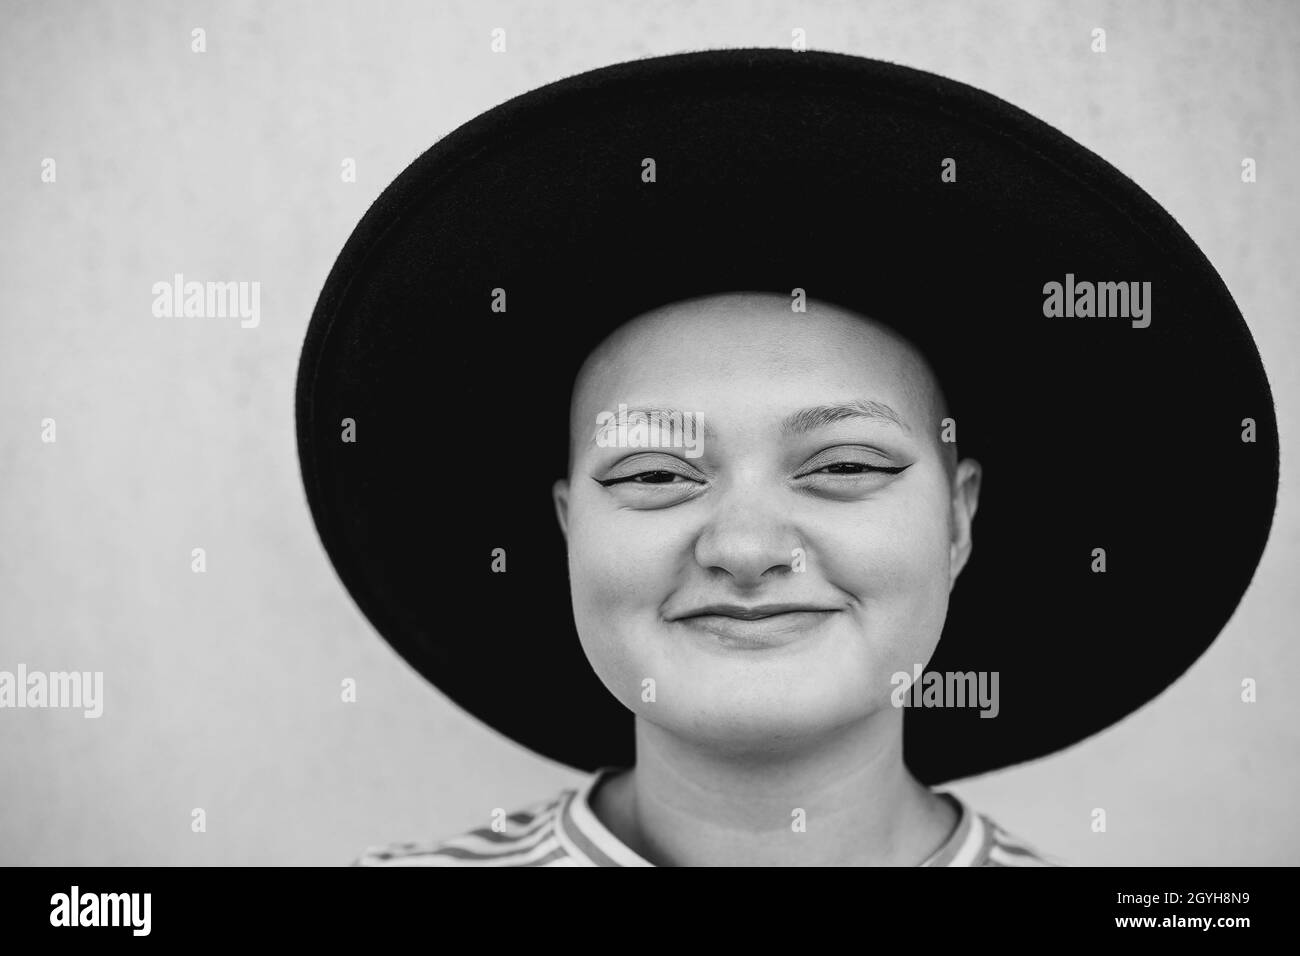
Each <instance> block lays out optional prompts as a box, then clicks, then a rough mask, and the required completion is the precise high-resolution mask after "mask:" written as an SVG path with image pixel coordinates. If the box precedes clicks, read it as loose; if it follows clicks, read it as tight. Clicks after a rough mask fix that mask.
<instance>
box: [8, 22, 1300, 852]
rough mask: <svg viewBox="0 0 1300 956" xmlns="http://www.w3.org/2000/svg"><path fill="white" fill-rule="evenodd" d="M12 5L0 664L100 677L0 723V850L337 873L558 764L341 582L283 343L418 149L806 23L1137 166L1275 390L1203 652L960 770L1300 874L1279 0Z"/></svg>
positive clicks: (1299, 665) (524, 798) (1286, 48)
mask: <svg viewBox="0 0 1300 956" xmlns="http://www.w3.org/2000/svg"><path fill="white" fill-rule="evenodd" d="M3 8H4V9H3V24H4V25H3V27H2V28H0V120H2V121H3V126H2V129H3V134H0V216H2V219H3V225H2V227H0V289H2V290H3V296H2V297H0V669H8V670H13V669H15V668H16V666H17V664H18V663H20V662H21V663H25V664H26V665H27V667H28V668H29V669H33V670H46V671H54V670H65V669H76V670H92V671H93V670H102V671H104V672H105V680H106V683H107V687H106V691H105V694H106V701H105V712H104V715H103V717H101V718H100V719H99V720H86V719H83V718H82V716H81V715H80V713H78V712H72V711H60V710H0V863H7V864H86V865H90V864H150V863H161V864H235V863H251V864H330V865H332V864H339V863H345V862H348V861H349V860H351V859H352V858H353V857H354V856H355V855H356V854H357V852H358V851H359V850H360V849H361V848H363V847H364V846H366V845H368V844H370V843H376V842H382V841H388V840H406V839H418V838H424V837H433V836H446V835H450V834H451V833H454V832H458V831H460V830H463V829H466V828H468V827H470V826H475V825H481V824H482V822H483V821H484V820H485V818H486V816H487V814H488V813H489V812H490V809H491V808H492V807H497V806H502V807H506V808H512V807H514V806H517V805H520V804H522V803H524V802H530V801H531V800H533V799H536V798H540V797H543V796H546V795H548V794H549V793H551V792H553V791H554V790H556V789H558V788H559V787H561V786H565V785H568V784H571V783H574V782H576V781H577V779H578V777H577V775H576V774H574V773H572V772H570V771H568V770H566V769H565V768H563V767H559V766H556V765H552V764H549V763H547V762H545V761H542V760H540V759H538V758H536V757H534V756H532V755H530V754H528V753H526V752H524V751H523V750H521V749H520V748H518V747H516V746H515V745H513V744H512V743H510V742H509V741H507V740H504V739H501V738H500V737H498V736H497V735H495V734H494V733H493V732H491V731H488V730H486V729H485V728H483V727H481V726H479V725H478V724H477V723H476V722H475V721H473V720H472V719H471V718H469V717H467V716H465V715H463V714H462V713H460V712H459V711H458V710H456V709H455V708H454V707H453V706H452V705H450V704H449V703H448V702H447V701H446V700H445V699H443V698H442V697H441V696H440V695H439V694H438V693H437V692H436V691H434V690H433V689H431V688H430V687H428V686H427V685H425V684H424V683H423V682H422V681H421V680H420V679H419V678H418V677H417V676H416V675H415V674H414V673H413V672H412V671H410V670H408V668H407V667H406V666H405V665H404V664H403V663H402V662H401V661H400V659H399V658H397V657H396V655H394V654H393V653H392V652H391V651H389V649H388V647H387V645H386V644H384V643H383V642H382V641H381V640H380V639H379V638H378V637H377V636H376V635H375V634H374V633H373V632H372V631H371V630H370V628H369V626H368V625H367V623H366V622H365V620H364V619H363V618H362V616H361V615H360V613H359V612H358V611H357V610H356V609H355V608H354V607H353V605H352V604H351V602H350V599H349V598H348V596H347V595H346V593H345V592H344V591H343V589H342V587H341V585H339V583H338V582H337V580H336V578H335V576H334V573H333V570H332V568H331V567H330V565H329V563H328V561H327V559H326V557H325V555H324V552H323V551H322V549H321V547H320V545H319V543H318V541H317V538H316V535H315V531H314V528H313V526H312V523H311V518H310V515H309V513H308V511H307V507H306V503H305V501H304V499H303V495H302V492H301V488H300V484H299V478H298V468H297V461H296V457H295V447H294V433H293V401H292V399H293V381H294V372H295V369H296V364H297V358H298V348H299V345H300V343H301V339H302V335H303V331H304V329H305V327H306V323H307V320H308V317H309V315H310V313H311V310H312V307H313V305H314V303H315V298H316V295H317V293H318V292H319V289H320V286H321V283H322V282H323V280H324V278H325V275H326V274H327V272H328V270H329V268H330V266H331V265H332V264H333V261H334V257H335V256H336V255H337V253H338V251H339V249H340V248H341V247H342V244H343V242H344V240H345V239H346V238H347V236H348V234H349V233H350V231H351V230H352V228H353V226H354V225H355V224H356V222H357V220H358V219H359V218H360V216H361V214H362V213H363V212H364V211H365V209H366V208H367V206H368V205H369V203H370V202H371V200H372V199H374V197H375V196H376V195H378V193H379V192H380V191H381V190H382V189H383V188H384V187H385V186H386V185H387V184H388V183H389V181H390V180H391V179H392V178H393V177H394V176H396V174H397V173H398V172H399V171H400V170H401V169H402V168H403V167H404V166H405V165H406V164H407V163H408V162H409V161H410V160H411V159H413V158H414V157H415V156H416V155H418V154H419V153H420V152H421V151H422V150H424V149H425V148H426V147H427V146H429V145H430V144H431V143H432V142H433V141H434V140H435V139H437V138H438V137H439V136H440V135H441V134H442V133H444V132H446V131H448V130H450V129H452V128H454V127H455V126H457V125H459V124H461V123H462V122H465V121H466V120H468V119H470V118H472V117H473V116H475V115H477V114H478V113H480V112H482V111H483V110H486V109H488V108H489V107H491V106H494V105H496V104H497V103H499V102H501V101H503V100H505V99H507V98H509V97H511V96H513V95H515V94H517V93H520V92H523V91H526V90H528V89H531V88H533V87H536V86H538V85H541V84H542V83H545V82H548V81H550V80H553V79H558V78H560V77H562V76H566V75H570V74H573V73H577V72H580V71H583V70H586V69H589V68H594V67H597V66H603V65H606V64H609V63H613V62H616V61H619V60H624V59H630V58H633V57H638V56H647V55H654V54H664V53H672V52H680V51H684V50H690V49H701V48H706V47H718V46H731V47H735V46H786V45H788V44H789V41H790V31H791V29H792V28H794V27H796V26H799V27H803V28H805V29H806V30H807V32H808V37H809V43H810V45H811V46H812V47H813V48H819V49H829V50H837V51H842V52H848V53H856V54H861V55H866V56H872V57H877V58H881V59H886V60H892V61H895V62H900V63H904V64H907V65H910V66H915V67H919V68H922V69H927V70H931V71H934V72H937V73H942V74H945V75H947V76H951V77H954V78H956V79H960V80H963V81H965V82H967V83H970V84H973V85H975V86H977V87H980V88H983V89H985V90H988V91H989V92H992V93H994V94H997V95H999V96H1001V97H1003V98H1005V99H1008V100H1010V101H1011V102H1012V103H1015V104H1016V105H1018V106H1020V107H1023V108H1024V109H1026V110H1028V111H1029V112H1031V113H1033V114H1035V115H1037V116H1039V117H1041V118H1042V119H1044V120H1046V121H1047V122H1049V123H1051V124H1052V125H1054V126H1056V127H1058V128H1059V129H1061V130H1062V131H1064V132H1065V133H1067V134H1069V135H1070V136H1072V137H1074V138H1075V139H1077V140H1079V141H1080V142H1082V143H1083V144H1084V145H1086V146H1088V147H1090V148H1091V149H1093V150H1094V151H1096V152H1098V153H1100V154H1101V155H1102V156H1103V157H1105V158H1106V159H1108V160H1110V161H1111V162H1112V163H1114V164H1115V165H1116V166H1118V167H1119V168H1120V169H1121V170H1123V171H1124V172H1126V173H1127V174H1128V175H1129V176H1131V177H1132V178H1133V179H1134V180H1136V181H1137V182H1138V183H1139V184H1140V185H1142V186H1143V187H1144V188H1146V189H1147V190H1148V191H1149V192H1150V193H1151V194H1152V195H1153V196H1154V197H1155V198H1156V199H1157V200H1158V201H1160V202H1161V203H1162V204H1163V205H1164V206H1165V207H1166V208H1167V209H1169V210H1170V211H1171V212H1172V213H1173V215H1174V216H1175V218H1176V219H1178V221H1179V222H1180V223H1181V224H1182V225H1183V226H1184V227H1185V228H1186V229H1187V231H1188V232H1189V233H1190V234H1191V236H1192V237H1193V239H1195V240H1196V241H1197V243H1199V244H1200V246H1201V247H1202V248H1203V249H1204V250H1205V252H1206V254H1207V255H1208V256H1209V258H1210V260H1211V261H1212V262H1214V263H1215V265H1216V267H1217V268H1218V269H1219V271H1220V272H1221V273H1222V275H1223V276H1224V278H1225V280H1226V281H1227V284H1228V286H1229V288H1230V289H1231V290H1232V293H1233V295H1234V296H1235V297H1236V299H1237V301H1238V303H1239V304H1240V306H1241V308H1242V311H1243V312H1244V313H1245V315H1246V317H1247V319H1248V321H1249V322H1250V324H1251V327H1252V329H1253V331H1254V334H1255V337H1256V340H1257V342H1258V343H1259V346H1260V350H1261V352H1262V354H1263V356H1264V361H1265V365H1266V366H1267V368H1268V371H1269V374H1270V377H1271V379H1272V383H1273V387H1274V390H1275V394H1276V398H1277V404H1278V416H1279V421H1280V427H1281V432H1282V443H1283V476H1282V489H1281V499H1280V502H1279V506H1278V514H1277V523H1276V525H1275V528H1274V532H1273V537H1272V540H1271V541H1270V543H1269V546H1268V550H1267V552H1266V553H1265V556H1264V560H1263V564H1262V566H1261V567H1260V570H1259V572H1258V574H1257V576H1256V579H1255V582H1254V584H1253V585H1252V587H1251V590H1250V591H1249V592H1248V594H1247V595H1246V598H1245V600H1244V602H1243V603H1242V605H1241V607H1240V608H1239V610H1238V611H1237V614H1236V616H1235V617H1234V618H1233V620H1232V622H1231V623H1230V625H1229V626H1228V628H1227V629H1226V630H1225V631H1224V633H1223V635H1222V637H1221V638H1220V639H1219V641H1218V642H1217V643H1216V644H1215V645H1214V646H1213V648H1212V649H1211V650H1210V651H1209V652H1208V653H1207V654H1206V655H1205V657H1204V658H1202V660H1201V661H1200V662H1198V663H1197V664H1196V665H1195V666H1194V667H1193V668H1192V670H1191V671H1190V672H1189V673H1188V674H1187V675H1186V676H1185V677H1184V679H1183V680H1181V681H1180V682H1179V683H1178V684H1176V685H1175V686H1174V687H1173V688H1172V689H1170V690H1169V691H1168V692H1167V693H1166V694H1164V695H1163V696H1162V697H1160V698H1159V699H1157V700H1156V701H1155V702H1153V703H1151V704H1149V705H1148V706H1147V707H1146V708H1145V709H1143V710H1142V711H1140V712H1138V713H1137V714H1135V715H1133V716H1132V717H1130V718H1129V719H1128V720H1126V721H1124V722H1123V723H1122V724H1121V725H1119V726H1118V727H1116V728H1113V729H1112V730H1111V731H1109V732H1107V733H1105V734H1102V735H1100V736H1099V737H1097V738H1094V739H1093V740H1091V741H1088V742H1086V743H1084V744H1082V745H1080V746H1078V747H1075V748H1073V749H1072V750H1070V751H1068V752H1065V753H1063V754H1060V755H1057V756H1054V757H1052V758H1049V759H1046V760H1043V761H1041V762H1038V763H1036V764H1033V765H1029V766H1025V767H1022V768H1018V769H1015V770H1012V771H1008V772H1005V773H1002V774H995V775H990V776H988V777H985V778H981V779H978V780H971V781H966V782H964V783H961V784H958V785H957V786H956V787H955V788H954V789H956V790H957V791H958V792H959V793H961V794H962V795H963V796H965V797H967V798H968V799H969V800H971V801H972V802H974V803H975V804H976V805H977V806H978V807H979V808H980V809H982V810H984V811H985V812H988V813H989V814H990V815H992V816H993V817H994V818H995V819H997V820H999V822H1001V823H1003V825H1004V826H1007V827H1008V828H1009V829H1011V830H1013V831H1014V832H1016V833H1018V834H1020V835H1021V836H1023V837H1025V838H1026V839H1028V840H1031V841H1033V842H1036V843H1038V844H1039V845H1040V846H1041V847H1042V848H1043V849H1045V850H1047V851H1049V852H1053V853H1055V854H1056V855H1059V856H1063V857H1065V858H1066V859H1068V860H1071V861H1073V862H1075V863H1077V864H1135V863H1168V864H1195V863H1210V864H1217V863H1223V864H1279V863H1300V820H1298V818H1297V815H1296V814H1295V813H1294V811H1293V804H1294V801H1295V799H1296V797H1297V793H1298V791H1300V786H1298V784H1300V730H1298V729H1297V728H1298V727H1300V719H1298V718H1300V703H1298V701H1300V698H1297V696H1296V694H1295V687H1296V685H1297V678H1300V642H1298V641H1297V640H1296V636H1297V621H1298V620H1300V589H1298V588H1297V587H1296V569H1297V567H1300V497H1298V495H1297V489H1296V484H1295V457H1294V454H1293V453H1291V450H1292V449H1295V448H1296V447H1297V443H1298V442H1300V400H1298V399H1300V354H1298V353H1300V324H1298V317H1297V310H1298V306H1297V302H1300V269H1298V268H1297V263H1300V230H1297V228H1296V224H1297V222H1298V221H1300V216H1298V215H1297V213H1298V212H1300V189H1298V188H1297V186H1296V175H1297V166H1296V161H1297V156H1300V60H1298V58H1297V55H1296V54H1297V51H1300V5H1298V4H1294V3H1290V2H1286V0H1273V2H1256V3H1244V2H1223V3H1192V2H1180V3H1175V2H1163V3H1140V4H1138V3H1099V2H1051V3H1039V2H1033V3H1031V2H1015V3H998V4H994V3H971V2H964V3H960V4H958V3H937V2H896V3H880V2H867V3H849V2H843V3H793V2H789V3H786V2H769V3H762V4H754V3H742V2H729V3H727V2H715V3H709V4H707V5H706V4H702V3H701V4H688V3H655V2H624V3H611V2H608V0H601V2H597V0H584V2H573V3H563V4H561V3H549V4H548V3H531V2H529V3H526V2H515V3H488V2H481V0H474V2H461V3H437V2H435V3H428V2H385V3H362V2H358V3H343V2H337V0H328V2H305V0H304V2H280V0H276V2H266V3H253V2H241V3H216V2H161V0H148V2H133V3H121V2H117V3H106V2H67V0H56V2H50V0H41V2H30V3H12V2H9V3H4V4H3ZM498 26H501V27H504V28H506V30H507V31H508V40H509V52H508V53H506V54H503V55H494V54H492V53H491V52H490V50H489V40H490V31H491V30H492V28H494V27H498ZM1097 26H1101V27H1104V28H1105V29H1106V31H1107V44H1108V50H1107V52H1106V53H1105V54H1104V55H1098V54H1094V53H1092V52H1091V51H1090V49H1089V43H1090V33H1091V30H1092V29H1093V28H1094V27H1097ZM194 27H203V28H204V29H206V31H207V42H208V50H207V52H206V53H205V54H202V55H197V54H194V53H192V52H191V51H190V31H191V29H193V28H194ZM1243 156H1253V157H1255V158H1256V160H1257V161H1258V164H1259V181H1258V182H1257V183H1256V184H1254V185H1249V186H1248V185H1243V184H1242V183H1241V182H1240V161H1241V158H1242V157H1243ZM45 157H53V158H54V159H55V160H56V162H57V164H58V165H57V172H58V179H57V182H56V183H54V184H44V183H42V182H41V179H40V172H41V162H42V160H43V159H44V158H45ZM344 157H355V159H356V161H357V166H358V182H357V183H355V184H346V183H343V182H341V181H340V176H339V170H340V162H341V161H342V159H343V158H344ZM175 272H182V273H185V274H187V275H190V276H192V277H195V278H200V279H205V278H217V277H220V278H235V279H244V280H257V281H260V282H261V283H262V302H261V307H262V319H261V324H260V326H259V327H258V328H256V329H241V328H239V325H238V320H219V319H206V320H196V319H191V320H171V321H168V320H164V319H156V318H154V317H153V316H152V315H151V311H150V306H151V303H152V294H151V292H150V288H151V286H152V284H153V283H154V282H155V281H158V280H160V279H162V280H165V279H168V278H169V277H170V276H171V275H172V274H173V273H175ZM46 417H52V418H55V419H56V420H57V422H58V426H57V427H58V441H57V443H56V444H53V445H47V444H43V443H42V442H41V440H40V422H41V420H42V419H43V418H46ZM1187 465H1188V468H1189V469H1194V468H1196V467H1197V462H1196V461H1195V459H1194V456H1191V457H1189V460H1188V463H1187ZM196 546H202V547H205V548H206V549H207V552H208V573H207V574H206V575H195V574H192V573H191V571H190V567H189V565H190V557H189V555H190V549H191V548H192V547H196ZM344 677H353V678H355V679H356V680H357V681H358V684H359V688H360V690H359V700H358V702H357V703H356V704H354V705H345V704H342V703H340V701H339V682H340V680H341V679H342V678H344ZM1242 677H1254V678H1255V679H1256V680H1257V681H1258V684H1259V701H1258V703H1256V704H1254V705H1246V704H1241V703H1238V702H1237V694H1238V688H1239V685H1240V681H1241V678H1242ZM194 807H202V808H204V809H205V810H206V813H207V832H206V833H203V834H196V833H193V832H191V829H190V811H191V809H192V808H194ZM1094 807H1104V808H1105V809H1106V810H1107V813H1108V824H1109V829H1108V832H1107V833H1105V834H1094V833H1092V832H1090V829H1089V822H1090V816H1089V814H1090V811H1091V810H1092V808H1094Z"/></svg>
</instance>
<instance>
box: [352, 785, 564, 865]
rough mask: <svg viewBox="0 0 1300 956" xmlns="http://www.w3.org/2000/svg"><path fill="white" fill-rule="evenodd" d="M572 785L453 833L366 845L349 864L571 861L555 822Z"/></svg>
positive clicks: (539, 863) (497, 863) (487, 863)
mask: <svg viewBox="0 0 1300 956" xmlns="http://www.w3.org/2000/svg"><path fill="white" fill-rule="evenodd" d="M573 792H574V791H573V790H562V791H560V792H559V793H558V794H556V795H554V796H551V797H547V798H546V799H543V800H538V801H535V802H533V803H530V804H527V805H525V806H522V807H520V808H519V809H517V810H515V811H514V812H513V813H509V814H505V815H501V814H500V813H499V812H498V818H497V819H495V820H494V821H493V822H492V823H491V824H489V825H487V826H482V827H478V828H476V829H473V830H468V831H466V832H464V833H461V834H458V835H456V836H453V837H449V838H445V839H438V840H428V841H424V842H414V843H388V844H381V845H377V846H371V847H367V848H366V850H365V851H364V852H363V853H362V854H361V855H360V856H359V857H358V858H357V859H355V860H353V861H352V863H351V865H352V866H572V865H573V862H574V861H573V859H572V857H571V856H570V854H569V853H568V852H567V850H566V848H565V846H564V844H563V843H562V841H561V838H560V834H559V833H558V828H557V826H556V821H557V819H558V818H559V815H560V813H561V812H562V811H563V808H564V805H565V802H566V801H567V800H568V799H570V798H571V797H572V795H573Z"/></svg>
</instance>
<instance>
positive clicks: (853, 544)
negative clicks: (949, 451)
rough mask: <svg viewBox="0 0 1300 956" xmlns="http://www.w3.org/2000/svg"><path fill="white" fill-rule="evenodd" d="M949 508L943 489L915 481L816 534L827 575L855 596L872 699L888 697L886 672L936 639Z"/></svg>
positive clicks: (944, 591)
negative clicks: (907, 488)
mask: <svg viewBox="0 0 1300 956" xmlns="http://www.w3.org/2000/svg"><path fill="white" fill-rule="evenodd" d="M947 508H948V502H947V498H946V497H945V496H944V495H943V493H942V489H940V488H934V487H924V486H921V487H918V488H917V489H916V490H915V491H914V492H913V493H912V494H909V495H907V496H897V497H895V498H893V499H890V500H889V501H888V502H884V501H881V502H873V503H872V504H871V506H870V507H863V508H861V509H859V510H858V511H857V513H856V514H855V515H853V516H852V517H849V518H847V519H846V520H844V521H842V522H840V523H839V524H837V525H836V526H835V527H834V528H829V529H827V530H826V532H825V534H824V535H823V536H822V539H821V547H820V549H819V550H821V551H823V552H824V554H825V568H824V575H825V577H826V579H827V581H828V582H829V583H830V584H831V585H833V586H834V587H836V588H838V589H839V590H841V591H843V592H847V593H848V594H850V595H852V596H853V598H854V599H855V612H854V615H855V623H856V627H857V629H858V631H859V634H860V642H859V644H858V648H857V649H858V655H859V659H858V668H857V670H858V672H859V674H860V675H861V674H863V672H865V676H866V679H867V680H868V681H869V683H870V687H871V693H870V696H871V697H872V698H873V699H883V698H887V697H888V693H889V690H890V684H889V677H890V675H891V674H893V673H894V672H895V671H899V670H906V671H908V672H909V673H910V672H911V670H912V667H913V665H914V664H917V663H920V664H922V665H924V664H925V662H926V661H928V660H929V659H930V657H931V655H932V654H933V653H934V648H935V646H936V645H937V644H938V641H939V636H940V634H941V632H942V630H943V622H944V618H945V616H946V614H947V610H948V582H949V577H948V568H949V554H948V542H949V534H948V514H947Z"/></svg>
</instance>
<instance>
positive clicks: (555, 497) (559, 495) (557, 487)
mask: <svg viewBox="0 0 1300 956" xmlns="http://www.w3.org/2000/svg"><path fill="white" fill-rule="evenodd" d="M551 500H552V501H554V502H555V517H556V519H558V520H559V522H560V533H561V534H563V535H564V542H565V544H568V542H569V482H568V480H567V479H565V478H561V479H560V480H559V481H557V482H556V483H555V484H553V485H551Z"/></svg>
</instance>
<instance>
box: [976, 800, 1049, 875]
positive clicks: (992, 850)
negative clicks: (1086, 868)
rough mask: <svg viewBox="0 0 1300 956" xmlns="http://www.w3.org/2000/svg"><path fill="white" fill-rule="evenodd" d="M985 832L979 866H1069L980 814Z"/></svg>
mask: <svg viewBox="0 0 1300 956" xmlns="http://www.w3.org/2000/svg"><path fill="white" fill-rule="evenodd" d="M978 816H979V820H980V823H981V825H982V827H983V830H984V849H983V852H982V853H981V854H980V860H979V862H978V863H977V864H976V865H977V866H1067V865H1068V864H1067V863H1066V862H1065V861H1064V860H1061V859H1059V858H1058V857H1055V856H1051V855H1050V854H1047V853H1044V852H1042V851H1041V850H1039V849H1037V848H1036V847H1034V846H1033V845H1031V844H1029V843H1026V842H1025V841H1024V840H1022V839H1020V838H1019V837H1017V836H1016V835H1015V834H1012V833H1009V832H1008V831H1007V830H1005V829H1004V828H1003V827H1001V826H999V825H998V824H997V823H996V822H995V821H993V820H991V819H990V818H989V817H988V816H986V815H984V814H982V813H981V814H978Z"/></svg>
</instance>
